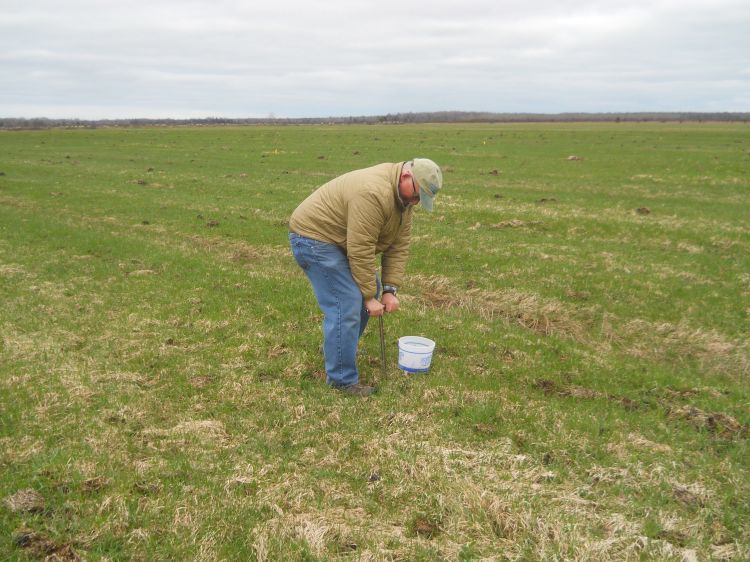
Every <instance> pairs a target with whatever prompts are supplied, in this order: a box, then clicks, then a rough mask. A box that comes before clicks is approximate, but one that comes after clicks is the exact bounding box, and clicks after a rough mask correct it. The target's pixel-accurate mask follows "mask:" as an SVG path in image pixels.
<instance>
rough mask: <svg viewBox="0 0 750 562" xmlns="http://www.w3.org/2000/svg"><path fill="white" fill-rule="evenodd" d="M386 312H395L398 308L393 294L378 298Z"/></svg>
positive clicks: (396, 299) (384, 294)
mask: <svg viewBox="0 0 750 562" xmlns="http://www.w3.org/2000/svg"><path fill="white" fill-rule="evenodd" d="M380 301H381V302H382V303H383V306H384V307H385V311H386V312H396V311H397V310H398V308H399V303H398V298H396V295H394V294H393V293H383V296H382V297H381V298H380Z"/></svg>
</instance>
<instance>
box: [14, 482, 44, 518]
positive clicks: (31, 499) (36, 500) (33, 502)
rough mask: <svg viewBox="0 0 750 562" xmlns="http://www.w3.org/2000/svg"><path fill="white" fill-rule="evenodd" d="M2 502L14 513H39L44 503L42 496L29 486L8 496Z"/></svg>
mask: <svg viewBox="0 0 750 562" xmlns="http://www.w3.org/2000/svg"><path fill="white" fill-rule="evenodd" d="M4 503H5V505H6V506H7V507H8V509H10V510H11V511H12V512H14V513H41V512H43V511H44V508H45V505H46V504H45V501H44V496H42V494H40V493H39V492H37V491H36V490H33V489H31V488H28V489H26V490H19V491H18V492H16V493H15V494H13V495H11V496H8V497H7V498H5V501H4Z"/></svg>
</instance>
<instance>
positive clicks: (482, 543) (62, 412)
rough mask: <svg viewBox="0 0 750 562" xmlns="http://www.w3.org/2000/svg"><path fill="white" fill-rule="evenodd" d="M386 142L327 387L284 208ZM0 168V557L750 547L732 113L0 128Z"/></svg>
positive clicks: (554, 554) (587, 552) (749, 316)
mask: <svg viewBox="0 0 750 562" xmlns="http://www.w3.org/2000/svg"><path fill="white" fill-rule="evenodd" d="M414 156H425V157H429V158H432V159H434V160H435V161H437V162H438V163H440V164H441V165H442V166H443V167H444V171H445V174H444V175H445V188H444V191H443V192H442V193H441V195H440V197H439V199H438V200H437V203H436V208H435V212H434V213H432V214H428V213H424V212H419V211H418V213H417V216H416V217H415V224H414V228H413V231H414V240H413V243H412V256H411V259H410V262H409V267H408V272H407V279H406V283H405V286H404V287H403V288H402V290H401V293H400V295H401V294H402V295H403V298H402V310H401V311H400V312H399V313H398V314H395V315H390V316H388V317H387V318H386V320H385V327H386V336H387V339H388V353H389V362H390V369H389V371H388V373H385V374H383V373H381V372H380V369H379V357H378V354H379V342H378V334H377V330H373V329H370V330H368V332H367V333H366V334H365V338H364V342H363V346H364V349H365V351H366V354H365V357H364V358H363V359H362V360H361V374H362V378H363V379H364V380H365V381H367V382H373V383H376V384H377V385H378V387H379V393H378V394H377V395H376V396H375V397H372V398H368V399H355V398H353V397H349V396H346V395H343V394H341V393H336V392H333V391H331V390H329V389H328V388H327V387H326V386H325V384H324V377H325V374H324V372H323V367H322V361H321V358H320V355H319V351H318V349H319V346H320V329H319V324H320V321H321V315H320V313H319V311H318V309H317V307H316V304H315V302H314V299H313V296H312V292H311V291H310V289H309V285H308V283H307V280H306V279H305V278H304V276H303V274H302V273H301V272H300V271H299V269H298V268H297V266H296V264H295V263H294V261H293V259H292V258H291V255H290V252H289V251H288V247H287V240H286V220H287V218H288V216H289V215H290V213H291V212H292V210H293V209H294V208H295V207H296V205H297V204H298V203H299V202H300V201H301V200H302V199H304V197H306V195H307V194H309V193H310V192H311V191H312V190H314V189H315V188H316V187H317V186H318V185H320V184H322V183H324V182H325V181H327V180H328V179H330V178H332V177H334V176H335V175H338V174H340V173H343V172H345V171H348V170H351V169H354V168H358V167H365V166H368V165H372V164H375V163H379V162H385V161H400V160H404V159H409V158H412V157H414ZM570 156H577V157H578V159H570V158H569V157H570ZM0 172H3V175H0V295H2V301H1V302H2V307H1V308H0V336H1V337H0V346H1V347H0V500H2V504H0V559H13V560H16V559H18V560H34V559H43V558H44V557H45V556H48V555H50V554H56V555H57V556H58V559H72V558H73V554H72V552H75V553H77V554H78V555H79V556H81V557H83V558H85V559H87V560H125V559H142V560H242V559H249V560H334V559H364V560H461V561H465V560H480V559H483V560H488V559H489V560H542V559H545V560H552V559H558V560H573V559H575V560H683V559H691V558H690V557H691V556H694V557H695V558H696V559H700V560H708V559H712V560H744V559H748V558H750V525H748V521H750V501H748V499H749V498H750V466H748V465H749V463H748V459H750V449H749V448H748V436H749V435H748V427H750V385H748V375H750V347H749V345H748V333H750V228H749V227H748V220H747V219H748V209H749V208H750V180H749V179H748V178H750V128H748V126H747V125H740V124H736V125H735V124H711V123H705V124H695V123H692V124H689V123H688V124H677V123H664V124H622V123H621V124H513V125H455V126H454V125H440V126H437V125H435V126H348V127H347V126H335V127H334V126H330V127H324V126H315V127H313V126H310V127H295V126H289V127H277V128H274V127H247V128H149V129H101V130H50V131H25V132H7V131H3V132H0ZM643 208H647V210H648V212H646V211H641V212H638V211H637V209H643ZM407 334H414V335H425V336H428V337H431V338H432V339H434V340H436V341H437V349H436V352H435V356H434V359H433V364H432V366H431V369H430V372H429V374H427V375H424V376H406V375H404V374H402V373H401V372H400V371H399V370H398V369H397V368H396V356H397V350H396V340H397V338H398V337H399V336H402V335H407ZM28 490H34V491H35V492H36V495H34V496H31V495H30V493H29V492H25V491H28ZM24 494H26V495H24ZM24 497H25V498H27V500H28V498H32V499H31V500H29V501H27V503H26V504H24V503H23V502H22V499H23V498H24ZM24 537H25V538H24ZM66 557H67V558H66Z"/></svg>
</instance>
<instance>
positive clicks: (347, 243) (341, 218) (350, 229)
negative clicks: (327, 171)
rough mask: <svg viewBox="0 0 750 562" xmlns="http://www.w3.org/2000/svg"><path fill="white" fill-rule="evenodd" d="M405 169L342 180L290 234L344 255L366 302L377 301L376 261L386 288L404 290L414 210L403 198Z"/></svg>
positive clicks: (297, 217)
mask: <svg viewBox="0 0 750 562" xmlns="http://www.w3.org/2000/svg"><path fill="white" fill-rule="evenodd" d="M403 165H404V163H403V162H399V163H397V164H391V163H387V164H378V165H377V166H372V167H371V168H365V169H363V170H354V171H353V172H349V173H347V174H344V175H343V176H339V177H337V178H335V179H333V180H331V181H329V182H328V183H326V184H324V185H322V186H321V187H319V188H318V189H316V190H315V191H314V192H313V193H312V194H311V195H310V196H309V197H308V198H307V199H305V200H304V201H303V202H302V203H300V205H299V207H297V209H295V211H294V213H292V216H291V218H290V220H289V230H290V231H291V232H295V233H297V234H299V235H301V236H305V237H307V238H312V239H314V240H319V241H321V242H327V243H329V244H336V245H337V246H339V247H340V248H341V249H343V250H344V252H345V253H346V256H347V258H348V260H349V268H350V269H351V272H352V277H354V281H355V282H356V283H357V285H359V288H360V290H361V291H362V296H363V297H364V298H365V300H367V299H370V298H372V297H374V296H375V295H376V283H375V271H376V264H375V256H376V254H380V253H382V254H383V255H382V258H381V267H382V271H381V275H382V281H383V283H386V284H388V285H393V286H394V287H399V286H400V285H401V283H402V281H403V278H404V271H405V270H406V260H407V259H408V257H409V238H410V233H411V218H412V212H413V208H412V207H405V206H404V204H403V202H402V201H401V197H400V196H399V193H398V184H399V178H400V177H401V169H402V168H403Z"/></svg>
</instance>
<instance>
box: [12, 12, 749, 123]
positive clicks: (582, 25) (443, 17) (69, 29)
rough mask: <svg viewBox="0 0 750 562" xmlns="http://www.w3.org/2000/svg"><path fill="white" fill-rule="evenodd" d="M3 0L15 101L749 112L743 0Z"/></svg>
mask: <svg viewBox="0 0 750 562" xmlns="http://www.w3.org/2000/svg"><path fill="white" fill-rule="evenodd" d="M4 4H7V6H5V7H4V9H3V13H2V14H0V73H1V74H0V75H2V77H3V78H2V86H3V87H2V88H1V89H0V115H2V116H26V117H33V116H41V115H44V116H48V117H80V118H107V117H200V116H230V117H231V116H234V117H250V116H262V115H267V114H269V113H274V114H276V115H277V116H326V115H364V114H381V113H388V112H398V111H436V110H480V111H532V112H560V111H750V99H749V97H750V96H749V95H748V92H750V65H748V63H747V53H749V52H750V34H748V33H747V29H750V3H748V2H746V1H745V0H741V1H740V0H682V1H680V2H677V1H673V0H661V1H660V0H656V1H654V0H648V1H647V0H633V1H630V2H627V1H626V2H619V1H618V2H615V1H614V0H603V1H584V0H579V1H568V2H559V1H555V2H553V1H547V0H531V1H529V2H525V3H518V2H507V1H485V0H467V1H464V2H461V3H455V2H444V1H443V2H440V1H437V2H435V1H433V2H426V1H423V0H412V1H406V2H397V1H395V0H383V1H381V2H378V3H377V5H375V4H373V3H371V2H365V1H361V0H360V1H356V0H355V1H351V0H350V1H347V2H343V1H337V0H331V1H329V2H327V3H309V2H299V3H298V2H293V1H290V0H277V1H275V2H272V3H269V2H264V3H262V4H257V5H256V3H254V2H246V1H244V2H241V1H230V0H222V1H218V2H216V1H214V2H209V1H207V0H195V1H192V2H169V1H164V0H152V1H150V2H144V1H142V0H131V1H130V2H128V3H118V4H116V5H115V4H114V3H111V4H110V3H108V2H99V1H97V2H94V1H82V0H70V1H68V2H65V3H64V4H62V5H61V3H59V2H51V1H35V0H31V1H27V2H17V1H11V2H4Z"/></svg>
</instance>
